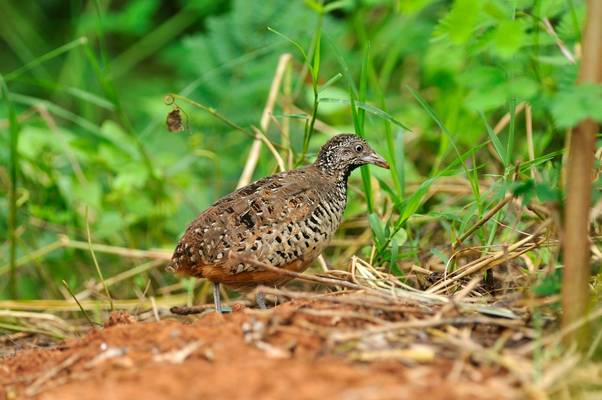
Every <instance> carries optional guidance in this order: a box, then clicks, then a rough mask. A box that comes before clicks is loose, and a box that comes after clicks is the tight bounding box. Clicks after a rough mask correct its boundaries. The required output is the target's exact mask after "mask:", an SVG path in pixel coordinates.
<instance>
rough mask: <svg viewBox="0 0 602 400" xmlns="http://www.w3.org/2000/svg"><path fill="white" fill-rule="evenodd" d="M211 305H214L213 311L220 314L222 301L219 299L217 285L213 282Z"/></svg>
mask: <svg viewBox="0 0 602 400" xmlns="http://www.w3.org/2000/svg"><path fill="white" fill-rule="evenodd" d="M213 304H215V311H216V312H218V313H220V314H221V313H222V301H221V299H220V297H219V283H218V282H213Z"/></svg>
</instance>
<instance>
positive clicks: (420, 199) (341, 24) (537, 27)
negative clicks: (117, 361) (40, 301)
mask: <svg viewBox="0 0 602 400" xmlns="http://www.w3.org/2000/svg"><path fill="white" fill-rule="evenodd" d="M263 3H264V4H263V5H262V6H261V7H258V6H257V5H256V4H255V3H254V2H250V1H245V0H232V1H226V2H215V1H211V0H195V1H183V0H182V1H178V2H159V1H157V0H151V1H148V0H132V1H128V2H118V1H101V0H96V1H90V2H69V3H65V2H61V1H51V2H20V3H15V2H1V3H0V17H1V19H2V21H3V27H2V29H0V35H2V40H3V42H4V45H3V46H2V47H0V52H1V54H2V56H1V57H0V71H1V75H0V76H1V78H2V79H1V81H2V87H1V89H2V93H3V97H2V99H3V101H2V103H0V116H1V119H0V129H1V132H2V133H1V134H0V187H1V188H2V190H1V191H0V237H1V238H2V239H1V240H2V242H1V243H0V249H1V251H0V276H1V279H0V298H9V297H11V294H10V291H9V289H10V287H9V281H10V280H9V279H7V278H8V277H9V274H10V272H11V260H10V258H11V256H10V254H11V244H10V242H9V241H8V240H6V239H5V238H8V237H9V236H10V235H11V234H13V233H14V234H15V237H16V246H15V248H14V250H15V251H16V275H17V277H18V279H16V280H15V281H14V282H15V283H16V292H15V293H17V294H18V296H19V298H22V299H31V298H47V297H50V298H52V297H57V296H61V297H62V296H63V295H65V293H64V288H63V285H62V284H61V282H62V281H63V280H65V281H66V283H67V285H68V287H70V288H72V289H73V290H76V291H77V290H80V289H83V288H84V287H86V286H87V285H88V286H89V282H90V281H91V280H96V279H97V274H96V269H95V268H94V263H93V260H92V256H91V254H90V252H89V251H82V249H79V248H73V247H70V246H61V245H57V243H59V244H60V243H61V237H63V236H64V235H66V236H67V237H69V238H71V239H76V240H81V241H86V240H88V234H87V231H88V230H87V228H89V232H90V239H91V241H92V242H95V243H104V244H110V245H115V246H121V247H126V248H133V249H153V248H160V249H167V250H171V248H172V247H173V245H174V243H175V242H176V240H177V238H178V237H179V235H180V234H181V233H182V231H183V229H184V227H185V226H186V224H187V223H188V222H189V221H190V220H192V219H193V218H194V216H195V215H196V214H197V213H198V212H199V211H200V210H202V209H204V208H205V207H206V206H208V205H209V204H211V203H212V202H213V201H214V200H216V199H217V198H219V197H220V196H221V195H223V194H225V193H228V192H230V191H231V190H232V189H233V188H234V187H235V186H236V183H237V181H238V178H239V175H240V172H241V170H242V167H243V165H244V161H245V158H246V154H247V152H248V149H249V146H250V143H251V142H252V136H253V134H245V132H246V133H250V132H252V128H251V127H252V126H259V118H260V116H261V113H262V110H263V108H264V105H265V102H266V99H267V95H268V91H269V88H270V84H271V81H272V79H273V77H274V71H275V69H276V65H277V63H278V59H279V57H280V55H281V54H283V53H284V52H289V53H291V54H292V55H293V57H294V62H293V63H292V64H291V66H290V68H289V70H288V71H287V73H286V75H285V84H284V85H283V87H284V88H285V89H283V92H285V93H284V94H286V96H284V97H285V98H289V99H290V100H291V102H292V103H294V105H295V106H296V107H298V109H295V110H294V111H290V110H289V109H287V108H286V105H285V104H283V102H278V103H277V107H276V109H275V110H274V117H273V123H272V126H271V128H270V129H269V130H268V131H267V132H264V133H265V134H266V135H267V137H268V138H269V139H270V140H271V141H272V142H273V143H275V144H276V145H277V146H278V149H279V150H280V151H281V153H282V154H288V150H289V149H290V150H291V151H292V154H293V156H292V161H293V162H292V163H291V165H297V164H300V163H304V162H309V161H311V160H312V156H313V153H315V150H316V149H317V148H318V147H319V146H320V145H321V144H322V143H323V142H324V141H325V140H326V137H327V136H326V135H325V134H324V133H322V131H324V130H327V129H326V128H324V126H327V127H331V128H332V130H336V131H355V132H357V133H358V134H361V135H362V136H365V137H366V138H367V140H368V141H369V142H370V143H371V145H373V147H374V148H375V149H376V150H377V151H379V152H380V153H381V154H384V155H385V156H386V158H387V159H388V161H389V162H390V163H391V165H392V168H391V170H390V171H377V170H376V169H375V170H369V169H367V168H364V169H363V170H362V172H361V177H360V176H354V177H353V178H352V181H351V185H352V190H351V193H350V205H349V206H348V210H347V213H346V216H347V219H348V220H350V221H358V220H359V221H364V222H365V223H366V224H368V225H364V226H369V227H370V229H371V231H372V243H369V242H365V243H361V244H360V245H358V246H357V252H358V253H359V254H360V255H362V256H365V257H369V258H371V259H372V260H373V261H374V262H375V263H376V264H378V265H381V266H385V267H387V268H389V269H390V270H391V271H393V272H394V273H395V274H396V275H399V276H400V277H403V276H404V275H405V274H406V273H407V271H406V270H405V267H404V266H406V265H407V264H408V263H415V264H417V265H421V264H422V263H424V262H426V261H427V260H428V259H429V258H434V259H438V260H440V262H441V263H443V264H445V265H452V267H453V262H452V252H451V250H450V244H451V243H456V242H457V241H458V240H459V239H461V238H462V239H461V240H460V242H462V241H465V244H470V245H474V246H480V247H479V248H481V249H484V250H483V251H486V249H488V248H492V247H495V246H499V245H500V244H504V243H510V242H513V241H515V240H516V238H517V237H518V236H519V233H520V231H521V229H522V228H523V227H524V226H525V225H526V224H528V222H529V218H526V217H525V215H524V214H523V213H515V212H507V211H505V210H500V211H498V212H496V214H495V217H494V218H492V219H489V220H487V221H486V222H485V223H484V224H483V225H481V226H479V227H477V229H476V230H475V231H474V233H472V232H471V234H470V235H469V236H468V237H466V238H463V236H464V235H465V234H466V233H467V232H468V231H469V230H470V229H471V227H472V226H473V225H474V224H475V223H476V222H477V221H479V220H481V218H482V217H483V216H484V215H486V213H487V212H488V211H490V210H491V209H492V207H494V206H495V204H497V203H499V202H500V201H502V200H503V199H504V198H505V196H506V195H508V194H512V195H513V196H516V197H521V198H522V201H523V204H524V205H525V206H527V205H531V204H534V205H535V206H537V205H541V204H544V205H545V206H546V207H549V208H550V209H552V210H555V212H556V213H558V209H559V205H560V200H561V199H562V198H563V193H562V190H561V188H562V174H561V169H560V166H561V163H562V158H563V147H564V140H565V133H566V130H567V128H570V127H572V126H574V125H575V124H576V123H578V122H579V121H581V120H583V119H584V118H588V117H589V118H593V119H595V120H597V121H599V122H600V121H602V87H601V86H599V85H577V84H576V83H575V82H576V76H577V72H578V60H579V41H580V35H581V32H582V29H583V23H584V15H585V4H584V2H583V1H581V0H545V1H544V0H512V1H507V0H486V1H481V0H454V1H443V0H400V1H389V0H357V1H351V0H349V1H333V2H327V3H326V4H322V3H320V2H317V1H315V0H306V1H288V0H270V1H266V2H263ZM66 4H67V5H66ZM57 21H58V22H57ZM59 22H60V23H59ZM171 92H173V93H177V94H179V95H180V96H183V97H182V98H185V99H191V100H193V101H194V102H197V103H200V104H201V105H203V106H205V107H208V108H210V109H211V110H213V111H214V112H217V113H219V115H221V116H224V118H226V119H227V122H229V123H224V121H223V119H220V118H215V113H211V112H205V111H203V110H201V109H198V108H195V107H194V106H193V105H191V103H190V102H187V101H183V100H181V98H179V97H177V98H176V103H177V106H178V107H180V108H181V109H182V111H183V115H184V119H185V129H184V130H183V131H182V132H178V133H171V132H168V131H167V130H166V127H165V116H166V114H167V113H168V112H169V111H170V110H171V108H170V106H166V105H165V104H164V96H165V95H166V94H168V93H171ZM525 105H527V106H525ZM11 110H14V113H13V116H14V118H13V117H11V116H10V115H11ZM287 110H288V111H287ZM526 113H527V115H528V117H527V118H525V115H526ZM504 118H505V123H502V124H501V125H498V123H499V122H500V121H504ZM286 124H288V125H290V139H291V141H290V144H287V143H283V142H282V135H281V131H282V129H283V128H282V126H283V125H286ZM317 125H320V126H321V127H318V126H317ZM235 126H238V127H242V130H239V129H235V128H234V127H235ZM531 129H532V136H531V135H530V134H529V135H528V134H527V132H528V131H529V130H531ZM243 131H244V132H243ZM531 137H532V142H531ZM15 138H18V147H17V148H16V149H12V150H11V146H10V143H11V140H14V139H15ZM276 165H277V164H276V161H275V160H274V157H273V156H272V154H270V152H268V151H265V150H264V151H263V152H262V153H261V158H260V162H259V164H258V168H257V170H256V171H255V174H254V177H256V178H258V177H261V176H265V175H268V174H271V173H273V172H274V171H275V170H276ZM11 168H14V169H15V172H16V176H17V177H18V185H17V186H16V187H15V190H16V193H15V197H14V199H12V198H11V196H10V195H9V194H10V190H9V189H10V186H11V185H10V182H11V179H10V173H11V172H10V171H11ZM358 175H359V174H358ZM453 177H459V178H461V179H463V180H464V181H466V182H468V186H467V188H468V190H467V191H466V192H464V194H463V195H462V196H455V197H453V199H452V198H451V197H450V196H449V195H448V194H446V193H443V192H437V191H435V193H436V194H435V195H434V196H433V195H432V190H433V187H434V185H436V184H437V183H438V182H441V181H442V180H443V181H445V179H447V181H446V182H448V181H449V179H453ZM601 188H602V182H601V181H600V180H598V182H597V183H596V188H595V189H594V196H595V197H596V198H595V199H594V200H595V201H598V199H599V194H600V193H601V190H600V189H601ZM11 203H14V205H15V209H16V221H17V224H16V225H15V226H11V224H9V221H10V215H9V214H10V210H11V207H10V205H11ZM366 213H367V214H366ZM366 215H367V218H366ZM366 221H367V222H366ZM360 226H361V224H360ZM508 227H511V228H508ZM598 229H599V226H598ZM359 233H361V229H360V230H358V228H357V226H356V227H353V226H352V224H350V225H349V226H344V227H343V229H342V230H341V232H340V237H341V238H346V237H347V238H351V239H354V238H357V237H358V236H357V235H358V234H359ZM372 244H373V245H374V246H372ZM86 250H87V249H86ZM344 250H345V249H341V248H339V247H334V248H332V249H330V250H329V252H328V253H327V254H326V258H327V260H328V262H329V263H330V264H333V265H344V264H345V263H346V259H345V256H346V255H347V253H346V252H345V251H344ZM96 257H97V258H98V263H99V265H100V268H101V269H102V271H103V273H104V275H105V277H106V276H113V275H115V274H117V273H119V272H121V271H123V270H126V269H128V268H131V267H133V266H134V265H136V261H135V260H133V261H128V259H124V258H121V257H118V256H115V255H107V254H101V253H97V254H96ZM530 257H531V259H532V262H533V263H534V264H535V269H534V270H535V271H537V273H536V274H535V275H534V276H531V277H530V279H532V281H534V282H535V283H536V285H535V288H536V289H535V291H534V293H535V294H536V295H549V294H552V293H555V292H557V291H558V290H559V282H560V279H559V276H560V273H561V266H562V261H561V260H557V257H558V250H557V248H548V247H544V248H541V249H539V250H537V251H535V252H533V253H532V254H530ZM557 261H559V262H558V263H557ZM450 263H451V264H450ZM557 264H558V265H557ZM542 266H546V267H547V268H539V267H542ZM531 272H533V271H531ZM598 281H600V279H598ZM131 282H132V280H130V281H127V282H126V283H122V284H118V285H115V287H114V288H112V289H111V294H112V295H113V296H114V297H117V298H129V297H132V296H133V295H134V293H135V292H136V290H138V291H141V290H147V291H148V292H149V293H154V292H155V291H157V290H158V289H159V288H161V287H165V286H167V285H168V284H170V283H175V282H177V278H176V277H172V276H168V275H167V274H163V273H162V271H161V270H157V269H152V270H145V271H144V272H143V273H141V274H138V275H136V276H135V277H134V278H133V282H134V285H132V284H131ZM183 285H184V290H186V289H187V288H188V289H190V287H189V284H188V283H186V282H184V283H183ZM186 285H188V286H186ZM597 293H600V290H599V289H598V291H597ZM97 295H99V296H103V293H101V292H99V293H98V294H97ZM598 295H599V294H598Z"/></svg>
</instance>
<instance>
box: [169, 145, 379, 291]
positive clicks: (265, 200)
mask: <svg viewBox="0 0 602 400" xmlns="http://www.w3.org/2000/svg"><path fill="white" fill-rule="evenodd" d="M367 163H372V164H376V165H380V166H382V167H388V166H387V164H386V162H385V161H384V160H383V159H382V158H381V157H380V156H378V155H377V154H376V153H375V152H374V151H373V150H372V149H371V148H370V147H369V146H368V144H367V143H366V142H365V141H364V140H363V139H361V138H360V137H358V136H356V135H351V134H343V135H337V136H335V137H333V138H332V139H331V140H329V141H328V142H327V143H326V144H325V145H324V146H323V147H322V149H321V150H320V153H319V154H318V157H317V159H316V162H315V163H313V164H312V165H309V166H306V167H303V168H298V169H295V170H291V171H287V172H281V173H279V174H276V175H273V176H269V177H266V178H263V179H260V180H258V181H256V182H254V183H251V184H249V185H248V186H245V187H243V188H241V189H238V190H236V191H235V192H233V193H231V194H229V195H227V196H225V197H223V198H222V199H220V200H218V201H217V202H215V203H214V204H213V205H211V206H210V207H209V208H208V209H207V210H205V211H204V212H202V213H201V214H200V215H199V216H198V217H197V218H196V219H195V220H194V221H193V222H192V223H191V224H190V225H189V226H188V228H187V229H186V232H185V233H184V235H183V236H182V238H181V239H180V242H179V243H178V245H177V247H176V249H175V252H174V254H173V257H172V261H171V263H170V265H169V267H168V268H169V269H170V270H172V271H174V272H178V273H184V274H187V275H192V276H197V277H205V278H207V279H209V280H211V281H213V282H217V283H224V284H226V285H229V286H232V287H234V288H237V289H251V288H253V287H254V286H256V285H258V284H264V285H275V284H280V283H283V282H286V281H287V280H289V279H290V278H287V277H285V276H283V275H281V274H277V273H274V272H269V271H262V270H261V269H260V268H258V267H257V266H256V265H254V264H248V263H247V264H245V263H243V262H241V261H240V258H244V257H252V258H254V259H256V260H257V261H260V262H263V263H267V264H270V265H273V266H276V267H279V268H285V269H289V270H293V271H296V272H300V271H303V270H305V269H306V268H307V267H308V266H309V265H310V264H311V263H312V262H313V261H314V260H315V259H316V258H317V257H318V256H319V255H320V253H321V252H322V250H323V249H324V247H325V246H326V245H327V244H328V242H329V241H330V239H331V237H332V236H333V234H334V233H335V231H336V230H337V228H338V227H339V224H340V223H341V219H342V216H343V211H344V209H345V205H346V202H347V178H348V176H349V174H350V173H351V171H352V170H353V169H355V168H357V167H358V166H360V165H363V164H367Z"/></svg>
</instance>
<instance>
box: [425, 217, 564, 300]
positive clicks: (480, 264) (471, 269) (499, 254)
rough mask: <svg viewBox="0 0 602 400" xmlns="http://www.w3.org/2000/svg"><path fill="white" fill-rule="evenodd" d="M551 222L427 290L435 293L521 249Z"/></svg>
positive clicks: (455, 272)
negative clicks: (506, 248) (505, 249)
mask: <svg viewBox="0 0 602 400" xmlns="http://www.w3.org/2000/svg"><path fill="white" fill-rule="evenodd" d="M551 223H552V221H551V220H547V221H545V222H544V223H543V224H541V225H539V226H538V227H537V229H535V231H534V232H533V233H532V234H531V235H529V236H527V237H526V238H523V239H522V240H520V241H518V242H516V243H514V244H512V245H511V246H509V247H508V250H507V251H504V250H502V251H498V252H496V253H494V254H493V255H492V256H489V257H482V258H480V259H479V260H476V262H473V263H471V264H469V265H466V266H464V267H462V268H459V269H458V270H456V271H454V272H453V273H452V274H450V275H454V276H453V277H451V278H447V279H445V280H443V281H441V282H439V283H437V284H435V285H433V286H431V287H430V288H428V289H427V290H426V292H427V293H435V292H437V291H438V290H440V289H442V288H445V287H447V286H449V285H450V284H451V283H453V282H455V281H457V280H459V279H461V278H462V277H464V276H466V275H469V274H473V273H475V272H478V271H480V270H481V269H483V268H485V267H486V266H488V265H490V264H492V263H494V262H495V261H498V260H500V259H502V258H504V257H505V256H507V255H508V254H509V253H511V252H514V251H515V250H517V249H519V248H520V247H522V246H523V245H525V244H527V243H529V242H531V241H533V239H535V238H536V237H537V236H539V234H540V233H541V232H543V231H544V230H545V229H546V228H547V227H548V226H549V225H550V224H551Z"/></svg>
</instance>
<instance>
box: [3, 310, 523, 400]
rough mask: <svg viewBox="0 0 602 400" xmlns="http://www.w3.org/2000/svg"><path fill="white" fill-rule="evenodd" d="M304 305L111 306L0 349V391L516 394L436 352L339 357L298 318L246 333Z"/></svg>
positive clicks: (130, 395) (156, 395)
mask: <svg viewBox="0 0 602 400" xmlns="http://www.w3.org/2000/svg"><path fill="white" fill-rule="evenodd" d="M301 306H308V304H307V303H305V304H300V302H290V303H286V304H284V305H281V306H279V307H277V309H276V310H274V311H272V312H269V313H259V312H257V311H251V310H244V309H243V310H239V311H236V312H233V313H232V314H227V315H224V316H221V315H217V314H215V313H209V314H206V315H203V316H201V317H178V318H177V319H176V318H170V319H164V320H162V321H160V322H149V323H141V322H135V321H134V320H133V318H132V317H129V316H127V315H125V316H124V315H117V316H113V317H112V319H111V320H110V321H109V322H108V324H107V325H108V326H106V327H105V328H103V329H98V330H92V331H90V332H89V333H88V334H86V335H85V336H83V337H81V338H78V339H71V340H67V341H64V342H62V343H59V344H58V345H57V346H54V347H53V348H49V349H42V348H30V349H24V350H20V351H17V352H16V353H15V354H14V355H12V356H9V357H5V358H4V359H0V399H15V398H31V397H33V398H40V399H136V398H138V399H163V398H174V399H175V398H177V399H218V398H224V399H319V398H325V399H358V400H359V399H362V400H366V399H425V400H426V399H429V400H433V399H505V398H516V397H517V396H518V394H517V393H518V391H517V390H516V389H513V388H512V387H510V386H509V385H507V384H505V381H504V380H500V379H498V378H499V373H494V372H492V371H488V370H487V369H485V368H483V367H481V368H474V367H471V369H469V371H472V372H470V373H466V371H467V369H466V368H464V372H463V373H457V371H453V370H454V365H455V364H454V361H453V360H450V359H446V358H443V357H439V356H437V357H436V358H435V360H434V361H431V362H429V363H425V364H420V363H418V364H415V365H407V364H404V363H402V362H399V361H378V362H371V363H360V362H352V361H349V360H348V359H347V358H344V357H342V356H338V357H337V356H335V355H333V353H336V351H332V350H333V349H331V348H329V347H328V344H327V343H326V341H325V340H324V339H323V338H322V337H321V336H320V335H311V334H308V331H307V330H305V331H304V330H301V329H296V328H297V324H298V321H296V320H295V321H292V322H291V323H290V324H288V327H289V328H290V329H288V330H284V331H282V330H279V331H278V332H269V334H268V335H263V336H262V337H261V339H260V340H256V339H257V338H254V337H253V336H254V335H258V337H259V336H261V335H260V334H257V333H253V332H251V331H253V328H254V327H255V328H257V327H259V328H261V327H264V328H265V330H268V331H269V321H268V320H267V319H266V318H267V317H266V316H267V315H268V314H269V315H270V316H269V318H271V319H273V318H279V317H280V318H285V317H286V316H287V315H288V316H290V314H291V313H294V312H295V310H296V309H298V308H299V307H301ZM258 321H262V322H263V325H262V322H258ZM255 330H257V329H255ZM245 332H246V333H245ZM178 351H179V353H178ZM178 357H180V359H178ZM178 361H180V362H179V363H178ZM468 364H470V363H468ZM468 367H470V365H468ZM452 376H453V377H452Z"/></svg>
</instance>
